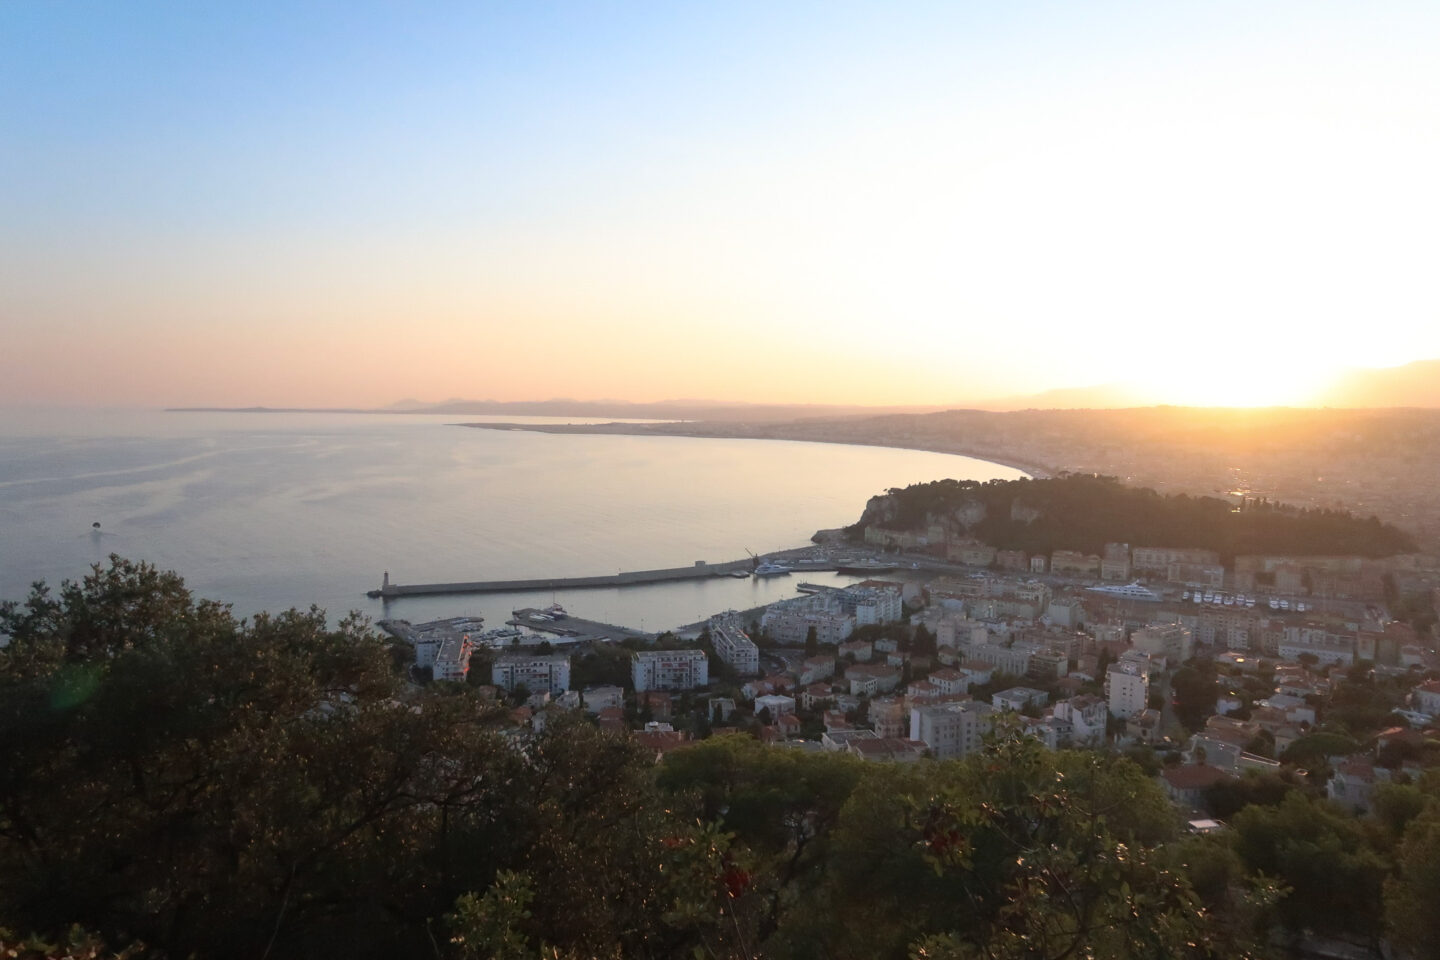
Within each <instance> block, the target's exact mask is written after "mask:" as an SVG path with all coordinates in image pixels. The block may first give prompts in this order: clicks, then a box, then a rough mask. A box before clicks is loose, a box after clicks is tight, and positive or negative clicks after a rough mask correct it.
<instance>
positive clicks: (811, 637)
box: [805, 623, 820, 657]
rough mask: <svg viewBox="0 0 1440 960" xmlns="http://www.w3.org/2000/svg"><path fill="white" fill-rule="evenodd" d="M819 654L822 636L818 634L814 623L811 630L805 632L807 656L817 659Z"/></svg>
mask: <svg viewBox="0 0 1440 960" xmlns="http://www.w3.org/2000/svg"><path fill="white" fill-rule="evenodd" d="M819 654H820V635H819V633H817V632H816V630H815V625H814V624H813V623H812V624H811V625H810V628H809V629H808V630H806V631H805V656H807V657H815V656H819Z"/></svg>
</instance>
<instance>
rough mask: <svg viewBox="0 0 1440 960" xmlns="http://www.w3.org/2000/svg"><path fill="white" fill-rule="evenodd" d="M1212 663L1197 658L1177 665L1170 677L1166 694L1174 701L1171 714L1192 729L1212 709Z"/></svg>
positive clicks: (1199, 727) (1213, 704)
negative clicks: (1173, 712)
mask: <svg viewBox="0 0 1440 960" xmlns="http://www.w3.org/2000/svg"><path fill="white" fill-rule="evenodd" d="M1215 694H1216V686H1215V665H1214V664H1213V663H1212V662H1211V661H1208V660H1197V661H1195V662H1194V663H1193V664H1191V665H1189V666H1184V667H1181V668H1180V669H1179V670H1176V671H1175V676H1173V677H1171V678H1170V696H1171V699H1173V700H1174V701H1175V716H1176V717H1177V718H1178V719H1179V720H1180V722H1181V723H1182V724H1184V725H1185V727H1186V728H1187V729H1189V730H1191V731H1196V730H1199V729H1201V728H1202V727H1204V726H1205V720H1206V718H1207V717H1209V716H1210V715H1211V714H1212V713H1214V712H1215Z"/></svg>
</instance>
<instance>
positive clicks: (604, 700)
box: [583, 684, 625, 714]
mask: <svg viewBox="0 0 1440 960" xmlns="http://www.w3.org/2000/svg"><path fill="white" fill-rule="evenodd" d="M583 697H584V700H585V710H586V711H587V712H588V713H594V714H599V713H601V712H603V711H605V710H608V709H610V708H611V707H615V708H617V709H619V710H621V711H622V712H623V710H624V707H625V690H624V688H622V687H616V686H611V685H608V684H607V685H604V686H595V687H587V688H585V690H584V691H583Z"/></svg>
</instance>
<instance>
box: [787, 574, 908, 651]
mask: <svg viewBox="0 0 1440 960" xmlns="http://www.w3.org/2000/svg"><path fill="white" fill-rule="evenodd" d="M836 599H837V600H839V601H840V610H841V612H842V613H848V614H851V615H852V616H854V617H855V623H856V625H857V626H866V625H868V624H872V623H890V622H891V621H894V620H899V619H900V618H901V617H903V616H904V614H905V607H904V604H903V602H902V601H901V599H900V591H899V590H880V589H876V588H874V587H851V588H850V589H848V590H841V591H840V592H839V593H838V594H837V595H836ZM847 636H848V634H847ZM802 639H803V638H802Z"/></svg>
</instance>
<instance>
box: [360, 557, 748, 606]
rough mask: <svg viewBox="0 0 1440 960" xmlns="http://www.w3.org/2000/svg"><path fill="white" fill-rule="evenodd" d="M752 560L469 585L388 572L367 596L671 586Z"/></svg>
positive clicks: (727, 572) (726, 571) (721, 574)
mask: <svg viewBox="0 0 1440 960" xmlns="http://www.w3.org/2000/svg"><path fill="white" fill-rule="evenodd" d="M752 566H753V561H752V560H751V559H750V558H749V557H746V558H745V559H744V560H732V561H730V562H729V563H706V562H705V561H704V560H696V561H695V563H694V565H693V566H689V567H671V568H669V569H666V570H632V571H629V572H628V573H616V574H613V575H610V576H599V577H537V578H534V579H529V580H475V581H471V582H468V583H391V582H390V574H389V572H388V571H387V572H386V574H385V579H384V580H383V581H382V583H381V585H380V589H379V590H371V591H370V592H369V593H367V594H366V596H368V597H378V598H380V599H382V600H391V599H394V598H395V597H419V596H430V595H434V594H443V593H521V592H525V591H535V590H549V591H555V590H587V589H600V588H605V587H632V586H638V585H640V584H646V583H670V582H673V581H678V580H708V579H710V578H711V577H728V576H731V575H732V574H733V573H734V572H735V571H737V570H749V569H751V567H752Z"/></svg>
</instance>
